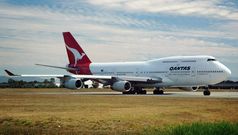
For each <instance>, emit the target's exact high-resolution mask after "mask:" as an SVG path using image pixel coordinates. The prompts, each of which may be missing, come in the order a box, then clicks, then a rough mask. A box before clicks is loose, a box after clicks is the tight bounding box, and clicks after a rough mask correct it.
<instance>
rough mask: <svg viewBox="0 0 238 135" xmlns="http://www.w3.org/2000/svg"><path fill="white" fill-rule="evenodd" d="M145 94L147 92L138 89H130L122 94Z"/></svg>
mask: <svg viewBox="0 0 238 135" xmlns="http://www.w3.org/2000/svg"><path fill="white" fill-rule="evenodd" d="M146 93H147V91H146V90H143V89H142V88H140V87H134V88H131V90H129V91H125V92H122V94H146Z"/></svg>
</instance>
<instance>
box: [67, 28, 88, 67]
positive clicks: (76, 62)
mask: <svg viewBox="0 0 238 135" xmlns="http://www.w3.org/2000/svg"><path fill="white" fill-rule="evenodd" d="M63 36H64V42H65V47H66V51H67V54H68V59H69V65H71V66H73V67H76V66H80V65H84V64H86V65H88V64H90V63H91V60H90V59H89V58H88V56H87V55H86V54H85V52H84V51H83V49H82V48H81V47H80V45H79V44H78V43H77V41H76V40H75V39H74V37H73V36H72V35H71V33H70V32H63Z"/></svg>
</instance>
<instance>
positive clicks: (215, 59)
mask: <svg viewBox="0 0 238 135" xmlns="http://www.w3.org/2000/svg"><path fill="white" fill-rule="evenodd" d="M207 61H216V59H207Z"/></svg>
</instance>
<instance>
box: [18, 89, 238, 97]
mask: <svg viewBox="0 0 238 135" xmlns="http://www.w3.org/2000/svg"><path fill="white" fill-rule="evenodd" d="M18 94H23V95H81V96H83V95H97V96H113V95H114V96H158V97H194V98H202V97H204V98H238V92H211V95H210V96H204V95H203V92H166V91H165V92H164V94H163V95H154V94H153V92H147V94H144V95H137V94H134V95H132V94H129V95H128V94H122V93H121V92H113V91H112V92H78V91H77V92H21V93H18Z"/></svg>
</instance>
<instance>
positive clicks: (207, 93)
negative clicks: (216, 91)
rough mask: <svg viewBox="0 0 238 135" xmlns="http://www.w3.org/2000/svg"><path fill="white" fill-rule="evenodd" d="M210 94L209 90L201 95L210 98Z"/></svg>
mask: <svg viewBox="0 0 238 135" xmlns="http://www.w3.org/2000/svg"><path fill="white" fill-rule="evenodd" d="M210 94H211V92H210V91H209V90H204V91H203V95H204V96H210Z"/></svg>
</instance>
